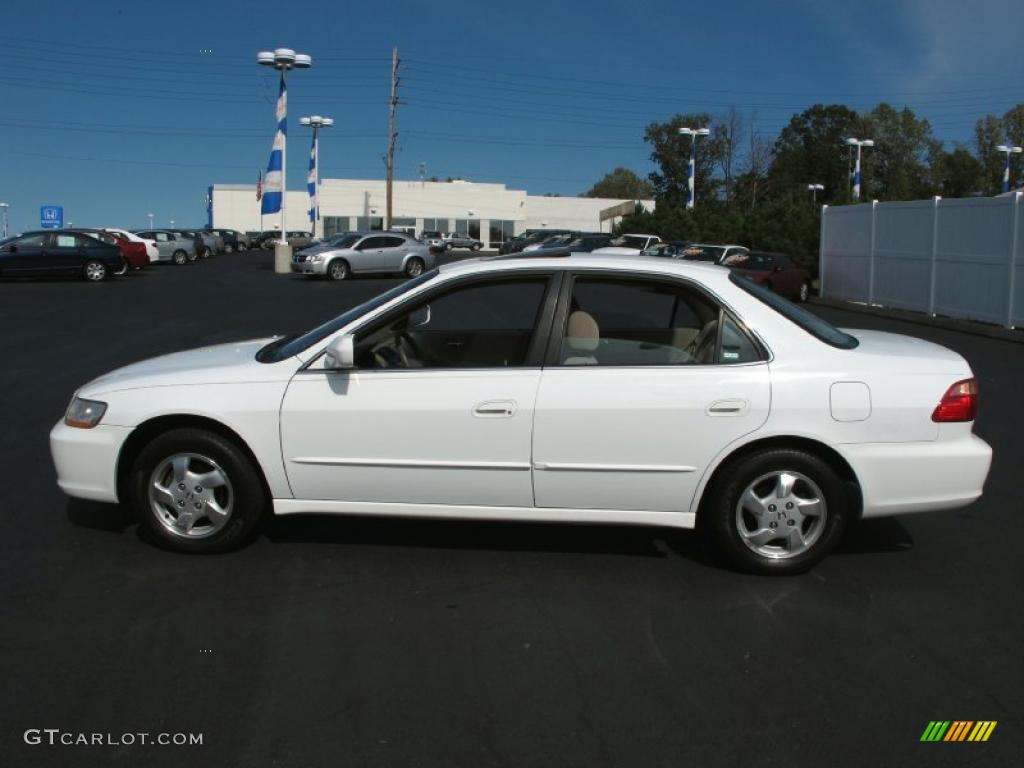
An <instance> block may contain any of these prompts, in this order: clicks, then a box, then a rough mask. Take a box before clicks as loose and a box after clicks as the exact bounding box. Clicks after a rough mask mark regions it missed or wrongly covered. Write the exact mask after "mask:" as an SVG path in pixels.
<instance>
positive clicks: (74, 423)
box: [64, 395, 107, 429]
mask: <svg viewBox="0 0 1024 768" xmlns="http://www.w3.org/2000/svg"><path fill="white" fill-rule="evenodd" d="M106 412H107V404H106V403H101V402H100V401H99V400H84V399H82V398H81V397H78V395H75V396H74V397H73V398H71V404H70V405H69V406H68V410H67V412H65V414H64V423H65V424H67V425H68V426H69V427H78V428H79V429H92V428H93V427H95V426H96V425H97V424H99V423H100V419H102V418H103V414H104V413H106Z"/></svg>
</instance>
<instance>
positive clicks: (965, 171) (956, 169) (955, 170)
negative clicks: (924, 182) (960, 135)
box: [940, 145, 983, 197]
mask: <svg viewBox="0 0 1024 768" xmlns="http://www.w3.org/2000/svg"><path fill="white" fill-rule="evenodd" d="M982 177H983V174H982V165H981V161H980V160H978V158H976V157H975V156H974V155H972V154H971V153H970V151H968V149H967V148H966V147H964V146H963V145H957V146H956V148H954V149H953V151H952V152H946V153H944V154H943V157H942V171H941V177H940V187H941V191H940V194H941V195H942V196H943V197H972V196H974V195H979V194H981V193H982V192H981V190H982V186H983V178H982Z"/></svg>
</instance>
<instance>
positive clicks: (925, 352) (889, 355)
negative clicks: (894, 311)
mask: <svg viewBox="0 0 1024 768" xmlns="http://www.w3.org/2000/svg"><path fill="white" fill-rule="evenodd" d="M842 331H843V333H848V334H850V335H851V336H853V337H854V338H855V339H857V341H858V342H859V344H858V345H857V347H856V349H854V350H851V351H852V352H853V353H854V354H856V355H857V356H858V357H870V358H872V360H873V363H872V364H873V365H879V366H884V369H885V370H913V371H915V372H920V373H949V374H953V375H957V376H964V377H966V376H970V375H971V367H970V365H968V363H967V361H966V360H965V359H964V358H963V356H962V355H960V354H958V353H956V352H954V351H953V350H951V349H947V348H946V347H943V346H940V345H939V344H933V343H932V342H930V341H925V340H924V339H918V338H916V337H914V336H904V335H902V334H899V333H886V332H884V331H866V330H862V329H860V328H843V329H842Z"/></svg>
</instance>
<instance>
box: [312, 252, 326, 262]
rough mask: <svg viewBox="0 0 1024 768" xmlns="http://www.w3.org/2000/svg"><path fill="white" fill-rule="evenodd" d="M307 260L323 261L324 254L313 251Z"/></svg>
mask: <svg viewBox="0 0 1024 768" xmlns="http://www.w3.org/2000/svg"><path fill="white" fill-rule="evenodd" d="M309 260H310V261H323V260H324V255H323V254H322V253H314V254H313V255H312V256H310V257H309Z"/></svg>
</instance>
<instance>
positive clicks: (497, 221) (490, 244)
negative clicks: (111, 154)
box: [210, 179, 654, 248]
mask: <svg viewBox="0 0 1024 768" xmlns="http://www.w3.org/2000/svg"><path fill="white" fill-rule="evenodd" d="M287 195H288V197H287V201H286V211H287V215H288V221H287V227H286V229H287V230H288V231H311V230H312V225H311V222H310V221H309V216H308V214H307V211H308V210H309V207H310V206H309V196H308V195H307V193H306V192H305V191H290V192H288V193H287ZM393 200H394V214H393V217H392V227H394V228H399V227H402V228H404V227H412V228H415V231H416V234H417V235H418V234H420V233H421V232H423V231H424V230H436V231H439V232H467V233H469V235H470V236H472V237H475V238H477V239H479V240H482V241H483V243H484V247H485V248H497V247H498V246H499V245H501V243H503V242H504V241H506V240H509V239H511V238H512V237H513V236H515V235H518V234H520V233H521V232H523V231H524V230H526V229H571V230H580V231H584V232H602V231H603V232H609V231H611V228H612V226H614V224H615V223H616V219H606V220H603V221H602V217H601V212H602V211H604V210H606V209H608V208H611V207H613V206H616V205H620V204H622V203H624V202H630V201H627V200H623V199H609V198H594V197H548V196H537V195H528V194H526V192H525V191H523V190H516V189H507V188H506V187H505V185H504V184H480V183H476V182H468V181H461V180H456V181H450V182H436V181H396V182H395V183H394V187H393ZM636 202H637V204H639V205H641V206H642V207H643V208H644V209H645V210H648V211H650V210H654V201H653V200H638V201H636ZM386 207H387V204H386V185H385V182H384V181H377V180H362V179H321V180H320V227H319V230H320V232H322V234H323V236H324V237H330V236H331V235H333V234H335V233H336V232H344V231H347V230H373V229H382V228H383V226H384V214H385V210H386ZM210 222H211V224H212V226H213V227H216V228H218V229H236V230H239V231H242V232H253V231H260V232H263V231H267V230H274V229H279V228H280V225H281V217H280V214H272V215H267V216H263V217H261V216H260V204H259V202H257V200H256V186H255V185H253V184H215V185H213V186H212V187H211V188H210Z"/></svg>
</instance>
